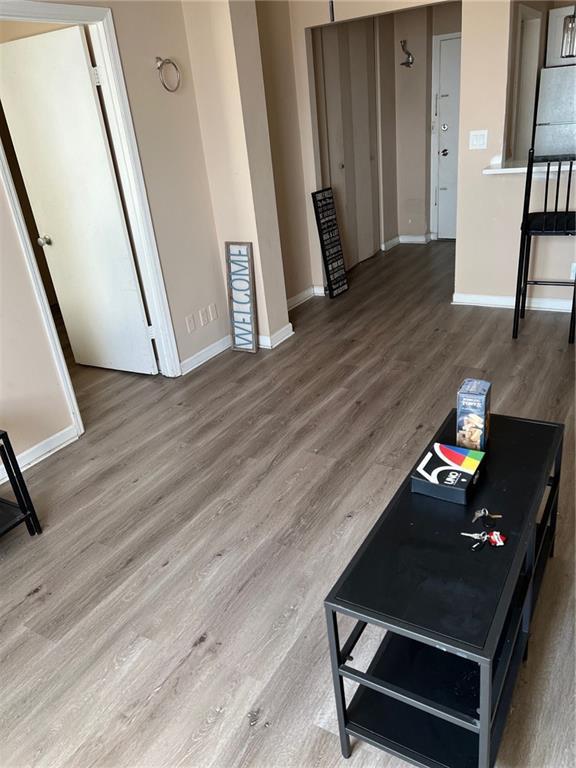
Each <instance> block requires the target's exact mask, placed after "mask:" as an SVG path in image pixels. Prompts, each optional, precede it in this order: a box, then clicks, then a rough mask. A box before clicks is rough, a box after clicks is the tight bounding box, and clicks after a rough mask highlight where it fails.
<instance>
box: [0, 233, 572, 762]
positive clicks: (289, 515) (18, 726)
mask: <svg viewBox="0 0 576 768" xmlns="http://www.w3.org/2000/svg"><path fill="white" fill-rule="evenodd" d="M453 268H454V259H453V245H452V244H450V243H448V242H436V243H432V244H430V245H428V246H408V245H403V246H398V247H397V248H395V249H394V250H393V251H392V252H390V253H389V254H386V255H384V256H378V257H375V258H373V259H371V260H370V261H368V262H365V263H363V264H362V265H360V266H359V267H358V268H357V269H355V270H354V271H353V272H352V274H351V288H350V291H349V292H348V293H347V294H345V295H343V296H341V297H339V298H338V299H336V300H334V301H331V300H329V299H322V298H317V299H312V300H310V301H309V302H307V303H306V304H304V305H302V306H300V307H298V308H296V309H295V310H294V311H293V312H292V313H291V319H292V322H293V324H294V328H295V331H296V333H295V335H294V336H293V337H292V338H291V339H289V340H288V341H286V342H285V343H284V344H282V345H281V346H280V347H279V348H278V349H276V350H273V351H269V352H267V351H261V352H259V353H258V354H257V355H246V354H242V353H238V352H232V351H227V352H225V353H223V354H221V355H220V356H218V357H217V358H215V359H214V360H213V361H211V362H209V363H208V364H206V365H205V366H203V367H202V368H200V369H198V370H196V371H194V372H193V373H191V374H189V375H188V376H185V377H182V378H179V379H175V380H171V379H165V378H162V377H159V376H157V377H145V376H136V375H130V374H122V373H117V372H113V371H105V370H99V369H90V368H82V367H77V368H75V369H73V378H74V385H75V388H76V391H77V395H78V401H79V405H80V410H81V413H82V416H83V418H84V422H85V426H86V434H85V435H84V436H83V437H82V438H81V439H80V440H79V441H78V442H76V443H74V444H72V445H70V446H68V447H66V448H65V449H63V450H61V451H60V452H58V453H56V454H54V455H53V456H51V457H49V458H48V459H46V460H45V461H44V462H42V463H41V464H40V465H37V466H35V467H33V468H31V469H30V470H29V471H27V472H26V479H27V481H28V483H29V488H30V491H31V495H32V498H33V499H34V501H35V503H36V506H37V510H38V514H39V517H40V519H41V522H42V524H43V526H44V531H45V532H44V534H43V535H42V536H41V537H39V538H37V539H30V538H29V537H28V536H27V534H26V531H25V530H24V528H23V527H20V528H19V529H16V530H14V531H12V532H11V533H9V534H8V535H7V536H5V537H3V538H2V540H1V541H0V579H1V583H2V598H1V601H0V669H1V670H2V697H1V701H0V763H1V764H2V765H3V766H6V768H17V767H18V768H31V767H32V766H42V768H92V767H94V768H96V767H99V768H100V767H102V768H104V767H106V768H176V766H182V767H184V766H187V767H190V768H240V767H242V768H336V766H343V765H345V764H346V765H347V766H350V768H360V767H362V768H366V767H368V766H370V767H371V766H378V767H379V768H400V767H401V766H403V765H405V764H404V763H402V762H401V761H400V760H398V759H396V758H393V757H391V756H388V755H386V754H384V753H382V752H379V751H378V750H375V749H373V748H371V747H369V746H368V745H365V744H356V745H355V747H354V750H353V755H352V758H351V759H350V760H349V761H348V762H347V763H344V761H343V759H342V758H341V756H340V750H339V742H338V737H337V736H336V735H335V734H336V718H335V713H334V707H333V695H332V682H331V675H330V667H329V659H328V645H327V641H326V636H325V627H324V615H323V608H322V601H323V599H324V597H325V595H326V593H327V592H328V590H329V589H330V587H331V586H332V585H333V583H334V581H335V580H336V578H337V577H338V576H339V574H340V572H341V571H342V570H343V568H344V567H345V565H346V564H347V562H348V560H349V559H350V557H351V553H352V552H353V551H355V549H356V548H357V547H358V545H359V544H360V543H361V542H362V540H363V539H364V537H365V536H366V534H367V533H368V531H369V530H370V528H371V527H372V525H373V523H374V522H375V520H376V519H377V518H378V516H379V515H380V513H381V512H382V510H383V508H384V506H385V505H386V503H387V502H388V501H389V499H390V498H391V496H392V495H393V493H394V491H395V490H396V488H397V487H398V485H399V483H400V482H401V480H402V479H403V476H404V475H405V474H406V472H407V471H408V470H409V469H410V468H411V465H412V464H413V462H414V461H415V459H416V458H417V457H418V455H419V454H420V453H421V451H422V450H423V448H424V447H425V445H426V443H427V441H428V439H429V437H430V436H431V435H432V434H433V433H434V431H435V430H436V428H437V426H438V425H439V423H440V422H441V421H442V420H443V418H444V417H445V415H446V414H447V412H448V410H449V409H450V408H452V407H453V406H454V404H455V395H456V390H457V388H458V386H459V384H460V383H461V381H462V379H463V378H465V377H466V376H475V377H482V378H487V379H489V380H491V381H492V382H493V396H492V409H493V411H495V412H499V413H506V414H510V415H516V416H525V417H529V418H536V419H548V420H552V421H563V422H565V423H566V425H567V434H566V439H565V442H564V445H565V456H564V467H565V471H564V473H563V485H562V488H561V496H560V501H561V506H560V516H559V530H558V536H557V544H556V556H555V558H554V559H553V560H551V561H550V563H549V566H548V570H547V573H546V576H545V579H544V583H543V587H542V591H541V596H540V600H539V603H538V608H537V612H536V617H535V623H534V632H533V636H532V639H531V647H530V657H529V659H528V663H527V664H526V665H525V666H524V667H523V669H522V671H521V673H520V679H519V681H518V684H517V687H516V691H515V695H514V700H513V706H512V711H511V713H510V715H509V719H508V725H507V730H506V732H505V735H504V739H503V743H502V746H501V749H500V755H499V759H498V762H497V765H498V766H499V767H501V768H504V767H507V768H568V766H572V765H573V761H574V752H573V748H574V732H573V727H574V723H573V717H572V707H573V693H574V690H573V685H574V636H573V632H574V471H573V468H574V417H575V413H574V350H573V348H570V347H569V346H568V344H567V335H568V322H569V318H568V315H562V314H551V313H544V312H529V313H528V316H527V320H526V322H525V323H524V326H523V328H522V335H521V338H520V339H519V340H518V341H517V342H512V340H511V338H510V330H511V323H512V313H511V311H509V310H495V309H481V308H473V307H454V306H452V305H451V304H450V300H451V294H452V290H453ZM367 642H370V638H368V640H367Z"/></svg>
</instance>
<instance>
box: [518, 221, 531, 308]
mask: <svg viewBox="0 0 576 768" xmlns="http://www.w3.org/2000/svg"><path fill="white" fill-rule="evenodd" d="M531 245H532V238H531V237H530V235H527V237H526V249H525V252H524V275H523V280H522V300H521V303H520V317H524V315H525V314H526V296H527V294H528V275H529V273H530V248H531Z"/></svg>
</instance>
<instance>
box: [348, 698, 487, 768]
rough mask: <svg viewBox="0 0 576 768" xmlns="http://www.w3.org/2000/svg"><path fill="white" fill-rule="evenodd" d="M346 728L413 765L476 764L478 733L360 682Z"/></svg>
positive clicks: (473, 767)
mask: <svg viewBox="0 0 576 768" xmlns="http://www.w3.org/2000/svg"><path fill="white" fill-rule="evenodd" d="M346 730H347V731H348V733H350V734H351V735H354V736H357V737H358V738H361V739H363V740H364V741H368V742H371V743H373V744H375V745H376V746H379V747H381V748H383V749H386V750H387V751H388V752H392V753H394V754H396V755H399V756H400V757H403V758H405V759H407V760H410V761H411V762H412V763H414V764H415V765H421V766H428V767H429V768H437V767H438V766H442V768H454V767H455V766H458V768H477V766H478V734H477V733H473V732H472V731H468V730H466V729H464V728H460V727H459V726H457V725H453V724H452V723H449V722H447V721H446V720H442V719H440V718H438V717H435V716H434V715H429V714H428V713H427V712H423V711H422V710H419V709H416V708H414V707H412V706H410V705H409V704H403V703H402V702H400V701H396V700H395V699H392V698H390V697H388V696H384V695H383V694H381V693H378V692H377V691H373V690H371V689H370V688H364V687H362V686H360V688H359V689H358V691H357V692H356V695H355V696H354V698H353V700H352V702H351V703H350V706H349V708H348V722H347V726H346Z"/></svg>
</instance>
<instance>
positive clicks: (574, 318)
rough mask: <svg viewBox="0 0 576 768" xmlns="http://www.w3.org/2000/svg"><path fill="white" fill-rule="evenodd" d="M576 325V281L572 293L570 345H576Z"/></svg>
mask: <svg viewBox="0 0 576 768" xmlns="http://www.w3.org/2000/svg"><path fill="white" fill-rule="evenodd" d="M575 325H576V281H575V282H574V289H573V291H572V312H571V314H570V331H569V332H568V344H574V326H575Z"/></svg>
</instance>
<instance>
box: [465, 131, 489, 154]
mask: <svg viewBox="0 0 576 768" xmlns="http://www.w3.org/2000/svg"><path fill="white" fill-rule="evenodd" d="M468 148H469V149H487V148H488V131H486V130H481V131H470V134H469V139H468Z"/></svg>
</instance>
